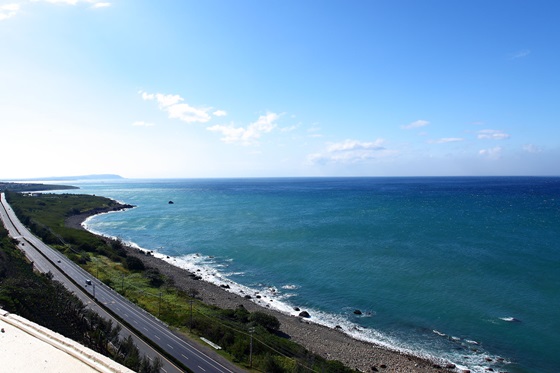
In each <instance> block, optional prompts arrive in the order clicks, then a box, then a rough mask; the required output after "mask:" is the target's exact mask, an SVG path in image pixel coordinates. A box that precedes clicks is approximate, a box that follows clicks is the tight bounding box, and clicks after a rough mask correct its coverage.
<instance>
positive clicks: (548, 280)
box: [64, 177, 560, 373]
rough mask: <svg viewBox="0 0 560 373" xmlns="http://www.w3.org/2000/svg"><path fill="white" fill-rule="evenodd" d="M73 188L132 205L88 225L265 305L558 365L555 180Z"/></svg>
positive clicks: (519, 368) (457, 359)
mask: <svg viewBox="0 0 560 373" xmlns="http://www.w3.org/2000/svg"><path fill="white" fill-rule="evenodd" d="M74 185H77V186H79V187H80V188H81V189H80V190H77V191H75V192H76V193H86V194H96V195H102V196H105V197H110V198H113V199H116V200H119V201H122V202H126V203H130V204H133V205H136V206H137V207H136V208H134V209H130V210H127V211H123V212H118V213H109V214H103V215H98V216H95V217H93V218H91V219H89V220H88V221H87V227H88V229H90V230H91V231H93V232H96V233H100V234H104V235H107V236H113V237H119V238H121V239H122V240H124V241H126V242H129V243H133V244H135V245H137V246H138V247H141V248H143V249H146V250H153V251H154V252H155V253H156V255H159V256H161V257H163V258H164V259H166V260H168V261H170V262H172V263H174V264H175V265H178V266H182V267H184V268H188V269H190V270H194V271H196V270H197V269H200V273H203V274H204V278H205V279H206V280H207V281H213V282H215V283H218V284H223V283H224V282H228V283H229V284H231V289H232V291H236V292H239V293H241V292H243V294H253V295H254V294H256V293H257V292H259V294H260V295H261V298H260V299H257V298H256V297H253V299H254V300H255V301H259V302H260V303H261V304H263V305H268V306H269V307H272V308H277V309H279V310H281V311H283V312H285V313H291V314H294V315H296V314H297V313H298V312H297V311H295V310H294V307H298V308H299V309H301V310H306V311H308V312H309V313H310V315H311V319H310V320H311V321H313V322H317V323H320V324H323V325H327V326H331V327H335V326H336V325H338V326H340V327H342V328H343V330H344V331H345V332H346V333H348V334H350V335H352V336H353V337H355V338H357V339H362V340H368V341H373V342H376V343H380V344H382V345H385V346H388V347H390V348H393V349H397V350H401V351H406V352H410V353H413V354H415V355H419V356H436V357H442V358H445V359H448V360H449V361H452V362H453V363H455V364H457V365H458V366H459V367H464V368H468V369H471V370H472V371H473V372H484V371H487V370H486V369H487V368H492V369H493V370H494V371H507V372H514V373H525V372H531V373H553V372H558V371H559V369H560V368H559V367H560V354H559V353H558V352H559V351H560V337H559V332H560V241H559V239H560V178H554V177H441V178H429V177H417V178H404V177H403V178H274V179H178V180H170V179H165V180H135V179H123V180H116V181H84V182H77V183H75V184H74ZM64 192H65V193H67V192H68V191H64ZM71 192H73V191H71ZM170 201H172V202H173V203H169V202H170ZM358 311H359V312H358Z"/></svg>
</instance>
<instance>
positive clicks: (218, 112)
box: [212, 110, 227, 117]
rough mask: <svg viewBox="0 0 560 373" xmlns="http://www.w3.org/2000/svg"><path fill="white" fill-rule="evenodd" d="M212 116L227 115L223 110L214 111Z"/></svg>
mask: <svg viewBox="0 0 560 373" xmlns="http://www.w3.org/2000/svg"><path fill="white" fill-rule="evenodd" d="M212 114H213V115H214V116H216V117H225V116H226V115H227V112H226V111H225V110H216V111H215V112H213V113H212Z"/></svg>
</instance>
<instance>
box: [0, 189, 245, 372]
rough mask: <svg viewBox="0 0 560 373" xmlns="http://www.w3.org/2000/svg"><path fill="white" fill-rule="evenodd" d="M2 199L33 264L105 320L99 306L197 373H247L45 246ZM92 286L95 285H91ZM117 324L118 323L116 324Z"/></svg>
mask: <svg viewBox="0 0 560 373" xmlns="http://www.w3.org/2000/svg"><path fill="white" fill-rule="evenodd" d="M0 199H1V203H0V205H1V207H0V217H1V218H2V221H3V222H4V226H5V227H6V229H7V230H8V231H9V232H10V236H11V237H13V238H16V239H17V240H18V241H19V242H20V243H19V247H20V248H21V249H22V250H23V251H24V252H25V254H26V256H27V257H28V258H29V260H31V261H33V264H34V266H35V268H37V269H38V270H39V271H41V272H49V271H50V272H51V273H52V274H53V276H54V279H56V280H57V281H60V282H61V283H63V284H64V285H65V286H66V287H67V288H68V289H69V290H70V291H72V292H74V293H75V294H76V296H78V297H79V298H80V299H81V300H82V301H83V302H84V303H85V304H87V305H88V306H89V307H91V308H92V309H94V310H95V311H96V312H98V313H99V314H100V315H101V316H103V317H106V318H111V319H113V318H112V317H110V315H108V314H107V313H106V312H105V311H104V310H103V309H102V308H101V307H99V306H98V304H103V305H104V306H105V307H106V308H107V309H109V310H110V311H111V312H112V313H114V314H115V315H117V316H119V317H120V318H122V319H123V320H125V321H126V322H127V323H128V324H129V325H131V326H132V327H133V328H134V329H135V331H136V333H140V334H142V335H143V336H144V337H145V338H147V339H149V340H150V341H152V343H153V344H155V345H157V346H159V348H160V349H162V350H164V351H165V352H166V353H167V354H168V355H170V356H172V357H173V358H175V359H176V360H177V361H179V362H181V363H182V364H183V365H184V366H186V367H188V368H189V369H190V370H192V371H193V372H195V373H207V372H212V373H214V372H215V373H228V372H235V373H237V372H244V370H242V369H241V368H239V367H237V366H235V365H233V364H232V363H230V362H229V361H227V360H225V359H224V358H222V357H221V356H219V355H217V354H215V353H213V351H212V350H211V349H210V347H208V349H207V350H206V351H203V348H202V347H201V346H200V345H196V344H194V343H193V342H191V341H188V340H186V339H185V337H183V336H179V335H178V334H177V333H175V332H173V331H172V330H170V329H169V328H168V327H167V326H166V325H165V324H164V323H162V322H161V321H160V320H158V319H157V318H156V317H154V316H152V315H150V314H149V313H147V312H146V311H144V310H142V309H141V308H139V307H138V306H136V305H135V304H133V303H131V302H129V301H128V300H127V299H126V298H124V297H123V296H121V295H120V294H118V293H117V292H116V291H114V290H113V289H111V288H110V287H108V286H106V285H105V284H103V283H102V282H100V281H99V280H97V279H95V278H94V277H93V276H92V275H91V274H89V273H88V272H86V271H85V270H84V269H82V268H81V267H80V266H78V265H77V264H75V263H74V262H72V261H71V260H70V259H68V258H67V257H66V256H64V255H63V254H62V253H60V252H59V251H57V250H55V249H53V248H51V247H49V246H47V245H45V244H44V243H43V242H42V241H41V240H40V239H39V238H37V237H35V236H34V235H33V234H31V232H29V230H28V229H27V228H26V227H25V226H23V224H22V223H21V222H20V221H19V219H18V218H17V217H16V216H15V214H14V212H13V210H12V209H11V207H10V206H9V204H8V203H7V201H6V199H5V196H4V193H1V195H0ZM70 280H71V281H70ZM90 282H91V285H90V284H89V283H90ZM113 321H114V322H117V323H118V321H116V320H113ZM119 324H120V325H121V326H122V327H123V330H129V329H128V328H126V326H124V325H122V324H121V323H119ZM129 332H130V333H131V334H132V335H133V338H134V339H135V342H136V343H137V346H138V347H139V349H141V352H144V353H146V354H147V356H149V357H150V358H154V357H155V356H158V355H159V353H158V352H156V351H155V350H154V349H153V348H151V347H150V346H149V345H147V344H146V343H145V342H144V341H142V340H141V339H140V338H138V336H135V335H134V334H135V333H133V332H132V331H129ZM210 355H211V356H210ZM160 358H161V359H162V362H163V363H164V366H163V368H162V371H163V372H166V373H171V372H181V371H182V370H181V369H180V368H178V367H176V366H175V365H174V364H173V363H171V362H170V361H168V360H167V359H166V358H165V357H163V356H161V357H160Z"/></svg>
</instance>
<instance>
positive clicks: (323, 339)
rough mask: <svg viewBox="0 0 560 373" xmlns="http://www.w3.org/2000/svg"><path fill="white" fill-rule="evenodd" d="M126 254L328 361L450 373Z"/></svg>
mask: <svg viewBox="0 0 560 373" xmlns="http://www.w3.org/2000/svg"><path fill="white" fill-rule="evenodd" d="M90 215H93V214H81V215H75V216H72V217H70V218H69V219H68V220H67V221H66V224H67V225H68V226H70V227H72V228H77V229H84V228H83V227H82V223H83V222H84V221H85V219H86V218H87V217H88V216H90ZM127 250H128V254H129V255H132V256H135V257H137V258H139V259H140V260H142V261H143V262H144V264H145V265H146V266H147V267H153V268H157V269H158V270H159V271H160V272H161V273H162V274H164V275H166V276H168V277H171V278H173V280H174V282H175V285H176V286H177V287H178V288H180V289H182V290H184V291H188V290H189V289H196V290H197V291H198V294H199V297H200V298H201V299H202V300H203V301H204V302H205V303H208V304H212V305H215V306H218V307H220V308H236V307H238V306H239V305H243V306H244V307H245V308H246V309H247V310H249V311H251V312H252V311H264V312H268V313H270V314H272V315H274V316H276V317H277V318H278V320H279V321H280V323H281V327H280V330H281V331H282V332H283V333H285V334H286V335H288V336H289V338H291V339H292V340H293V341H295V342H297V343H299V344H301V345H302V346H304V347H306V348H307V349H308V350H310V351H312V352H314V353H317V354H319V355H321V356H323V357H325V358H327V359H330V360H339V361H341V362H342V363H344V364H345V365H347V366H349V367H352V368H355V369H358V370H360V371H362V372H377V371H378V372H402V373H410V372H417V373H434V372H452V371H456V369H454V368H455V367H454V366H452V365H449V364H447V363H445V362H443V361H430V360H426V359H422V358H418V357H416V356H410V355H406V354H403V353H400V352H397V351H392V350H389V349H387V348H385V347H382V346H377V345H374V344H371V343H366V342H362V341H358V340H356V339H353V338H351V337H349V336H348V335H346V334H344V333H343V332H342V331H339V330H337V329H331V328H327V327H324V326H321V325H317V324H314V323H311V322H309V321H307V320H306V319H305V318H303V317H294V316H289V315H285V314H283V313H280V312H278V311H275V310H272V309H269V308H266V307H263V306H261V305H258V304H256V303H254V302H253V301H252V300H251V299H246V298H245V297H242V296H239V295H237V294H234V293H231V292H229V291H228V290H227V289H226V288H223V287H220V286H217V285H214V284H211V283H209V282H205V281H201V280H199V279H198V278H197V276H196V274H191V273H190V272H188V271H186V270H184V269H182V268H179V267H177V266H175V265H173V264H171V263H169V262H167V261H165V260H163V259H160V258H157V257H155V256H153V255H146V253H144V252H143V251H140V250H138V249H135V248H132V247H128V248H127Z"/></svg>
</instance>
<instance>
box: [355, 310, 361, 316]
mask: <svg viewBox="0 0 560 373" xmlns="http://www.w3.org/2000/svg"><path fill="white" fill-rule="evenodd" d="M361 314H362V311H360V310H354V315H361Z"/></svg>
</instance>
